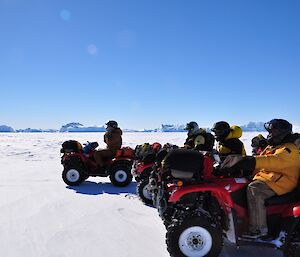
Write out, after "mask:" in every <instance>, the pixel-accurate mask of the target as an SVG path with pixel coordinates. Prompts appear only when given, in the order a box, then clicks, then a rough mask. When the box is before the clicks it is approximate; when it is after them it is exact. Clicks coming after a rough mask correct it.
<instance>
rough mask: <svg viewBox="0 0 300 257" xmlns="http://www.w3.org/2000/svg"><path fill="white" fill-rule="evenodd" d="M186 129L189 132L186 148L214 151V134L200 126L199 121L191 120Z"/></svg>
mask: <svg viewBox="0 0 300 257" xmlns="http://www.w3.org/2000/svg"><path fill="white" fill-rule="evenodd" d="M185 130H187V131H188V133H187V139H186V141H185V143H184V148H186V149H195V150H200V151H208V152H211V151H212V149H213V147H214V143H215V139H214V136H213V135H212V134H211V133H209V132H206V131H205V130H204V129H202V128H199V126H198V124H197V122H195V121H191V122H189V123H187V124H186V127H185Z"/></svg>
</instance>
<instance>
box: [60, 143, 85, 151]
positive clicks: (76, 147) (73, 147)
mask: <svg viewBox="0 0 300 257" xmlns="http://www.w3.org/2000/svg"><path fill="white" fill-rule="evenodd" d="M60 152H61V153H66V152H75V153H79V152H82V145H81V144H80V143H79V142H78V141H76V140H68V141H65V142H63V144H62V149H61V150H60Z"/></svg>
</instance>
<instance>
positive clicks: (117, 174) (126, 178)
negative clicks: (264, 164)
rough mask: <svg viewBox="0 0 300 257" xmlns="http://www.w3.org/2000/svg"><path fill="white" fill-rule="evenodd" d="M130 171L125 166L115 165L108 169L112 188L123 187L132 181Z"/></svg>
mask: <svg viewBox="0 0 300 257" xmlns="http://www.w3.org/2000/svg"><path fill="white" fill-rule="evenodd" d="M132 178H133V177H132V174H131V169H130V167H129V166H126V165H116V166H113V167H112V168H111V169H110V175H109V179H110V181H111V183H112V184H113V185H114V186H117V187H125V186H128V185H129V184H130V183H131V181H132Z"/></svg>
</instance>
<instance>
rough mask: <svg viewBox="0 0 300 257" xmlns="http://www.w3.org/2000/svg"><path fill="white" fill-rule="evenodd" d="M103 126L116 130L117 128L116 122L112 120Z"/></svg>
mask: <svg viewBox="0 0 300 257" xmlns="http://www.w3.org/2000/svg"><path fill="white" fill-rule="evenodd" d="M105 125H106V126H107V127H110V128H117V127H118V122H116V121H114V120H110V121H108V122H107V123H105Z"/></svg>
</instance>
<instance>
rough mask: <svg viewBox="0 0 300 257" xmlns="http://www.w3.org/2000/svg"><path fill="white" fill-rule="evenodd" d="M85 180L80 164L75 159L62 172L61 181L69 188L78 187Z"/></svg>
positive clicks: (85, 176) (85, 175) (86, 176)
mask: <svg viewBox="0 0 300 257" xmlns="http://www.w3.org/2000/svg"><path fill="white" fill-rule="evenodd" d="M87 178H88V175H87V174H86V173H85V172H84V169H83V165H82V163H81V162H80V161H79V160H77V159H73V160H71V161H70V162H69V163H68V164H67V165H66V166H65V167H64V170H63V172H62V179H63V181H64V182H65V183H66V184H67V185H69V186H78V185H80V184H81V183H82V182H83V181H84V180H86V179H87Z"/></svg>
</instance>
